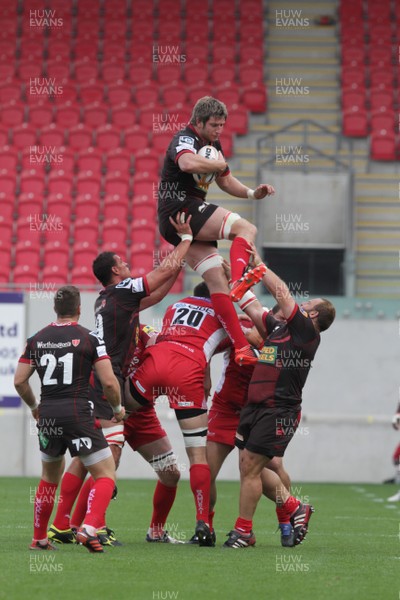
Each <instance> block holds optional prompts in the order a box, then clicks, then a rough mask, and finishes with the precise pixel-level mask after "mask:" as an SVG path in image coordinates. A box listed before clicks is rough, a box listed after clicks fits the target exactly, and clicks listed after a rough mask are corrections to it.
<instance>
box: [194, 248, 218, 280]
mask: <svg viewBox="0 0 400 600" xmlns="http://www.w3.org/2000/svg"><path fill="white" fill-rule="evenodd" d="M221 265H222V256H221V255H220V254H218V252H214V253H213V254H209V255H208V256H206V257H205V258H202V259H201V260H200V261H199V262H198V263H197V265H195V266H194V267H193V268H194V270H195V271H196V273H198V274H199V275H201V276H203V275H204V273H205V272H206V271H209V270H210V269H215V267H220V266H221Z"/></svg>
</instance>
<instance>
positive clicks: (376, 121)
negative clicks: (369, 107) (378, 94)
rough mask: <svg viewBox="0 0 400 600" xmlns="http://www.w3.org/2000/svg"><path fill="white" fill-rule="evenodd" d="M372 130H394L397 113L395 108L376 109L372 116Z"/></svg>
mask: <svg viewBox="0 0 400 600" xmlns="http://www.w3.org/2000/svg"><path fill="white" fill-rule="evenodd" d="M370 125H371V131H379V130H381V129H386V130H387V131H389V132H394V130H395V125H396V114H395V112H394V110H383V111H382V110H375V111H372V112H371V116H370Z"/></svg>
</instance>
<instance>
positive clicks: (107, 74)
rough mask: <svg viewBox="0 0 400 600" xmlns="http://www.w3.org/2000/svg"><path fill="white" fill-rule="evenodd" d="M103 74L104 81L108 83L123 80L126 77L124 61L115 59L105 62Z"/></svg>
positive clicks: (102, 69) (102, 68) (102, 67)
mask: <svg viewBox="0 0 400 600" xmlns="http://www.w3.org/2000/svg"><path fill="white" fill-rule="evenodd" d="M101 76H102V79H103V81H104V82H105V83H107V84H109V83H116V82H117V81H122V80H123V79H124V77H125V67H124V63H123V62H121V61H118V62H117V61H115V60H110V61H107V62H103V63H102V66H101Z"/></svg>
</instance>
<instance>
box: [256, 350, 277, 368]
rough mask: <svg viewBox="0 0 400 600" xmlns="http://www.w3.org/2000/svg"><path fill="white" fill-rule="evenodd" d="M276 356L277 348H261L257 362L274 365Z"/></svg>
mask: <svg viewBox="0 0 400 600" xmlns="http://www.w3.org/2000/svg"><path fill="white" fill-rule="evenodd" d="M277 354H278V348H277V346H263V347H262V348H261V350H260V355H259V357H258V362H261V363H266V364H268V365H274V364H275V362H276V357H277Z"/></svg>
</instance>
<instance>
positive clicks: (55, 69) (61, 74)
mask: <svg viewBox="0 0 400 600" xmlns="http://www.w3.org/2000/svg"><path fill="white" fill-rule="evenodd" d="M46 76H47V77H49V78H52V79H55V80H56V81H57V83H58V84H60V83H64V82H65V83H67V81H68V80H69V79H70V76H71V74H70V66H69V62H68V60H67V59H64V60H49V61H48V63H47V64H46Z"/></svg>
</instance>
